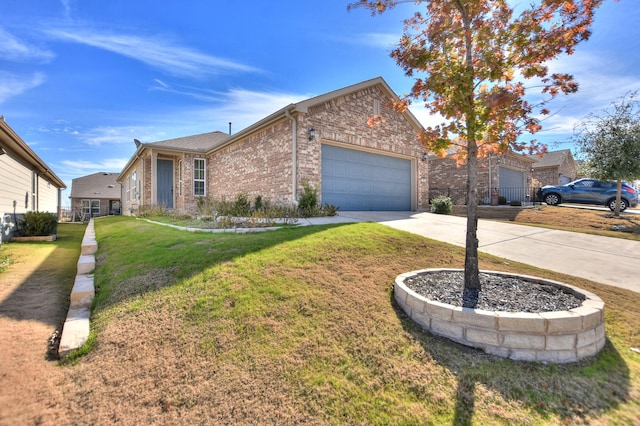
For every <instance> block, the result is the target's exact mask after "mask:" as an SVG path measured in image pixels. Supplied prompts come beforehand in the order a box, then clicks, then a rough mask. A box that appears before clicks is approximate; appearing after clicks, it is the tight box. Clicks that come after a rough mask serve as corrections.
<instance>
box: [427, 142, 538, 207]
mask: <svg viewBox="0 0 640 426" xmlns="http://www.w3.org/2000/svg"><path fill="white" fill-rule="evenodd" d="M532 163H533V160H532V159H530V158H528V157H527V156H526V155H522V154H516V153H514V152H512V151H509V152H506V153H504V154H499V155H492V156H489V157H487V158H478V169H477V170H478V175H477V178H478V197H479V199H480V203H482V204H490V203H491V201H492V200H491V197H492V193H493V192H494V191H495V190H497V193H498V195H500V196H503V197H504V198H505V199H506V201H521V202H527V201H533V198H532V197H533V196H532V186H531V165H532ZM466 193H467V166H466V164H461V165H457V164H456V160H455V159H454V158H452V156H446V157H443V158H437V157H430V159H429V198H430V199H432V198H435V197H437V196H438V195H446V196H448V197H451V199H452V200H453V202H454V204H465V200H466V198H465V197H466Z"/></svg>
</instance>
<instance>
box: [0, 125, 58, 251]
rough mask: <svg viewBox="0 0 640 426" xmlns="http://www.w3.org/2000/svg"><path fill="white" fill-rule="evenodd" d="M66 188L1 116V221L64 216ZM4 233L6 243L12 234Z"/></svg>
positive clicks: (14, 221)
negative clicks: (38, 215)
mask: <svg viewBox="0 0 640 426" xmlns="http://www.w3.org/2000/svg"><path fill="white" fill-rule="evenodd" d="M66 187H67V186H66V185H65V184H64V182H63V181H62V180H60V178H59V177H58V176H56V174H55V173H54V172H53V171H52V170H51V168H50V167H49V166H48V165H47V164H46V163H45V162H44V161H42V159H41V158H40V157H38V155H37V154H36V153H35V152H33V150H32V149H31V148H29V146H28V145H27V144H26V143H25V142H24V141H23V140H22V138H20V136H18V134H17V133H16V132H15V131H14V130H13V129H12V128H11V127H9V125H8V124H7V123H6V122H5V121H4V117H2V116H0V219H2V220H3V222H6V221H7V220H9V218H10V219H11V222H13V223H16V221H17V220H18V219H20V218H21V216H22V215H23V214H24V213H26V212H29V211H40V212H49V213H53V214H55V215H57V216H58V217H60V209H61V198H62V195H61V190H63V189H65V188H66ZM5 215H9V217H7V219H5ZM16 230H17V229H16V228H14V229H13V232H15V231H16ZM2 234H3V238H4V239H5V241H6V240H7V237H8V235H6V233H4V232H3V233H2Z"/></svg>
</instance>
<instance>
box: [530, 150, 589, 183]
mask: <svg viewBox="0 0 640 426" xmlns="http://www.w3.org/2000/svg"><path fill="white" fill-rule="evenodd" d="M528 157H529V158H530V159H531V160H533V161H535V163H533V171H532V177H533V185H534V186H536V187H542V186H545V185H564V184H565V183H569V182H571V181H573V180H576V179H577V178H578V172H577V167H576V162H575V161H574V159H573V155H572V154H571V150H569V149H562V150H560V151H550V152H545V153H544V154H542V156H539V155H529V156H528Z"/></svg>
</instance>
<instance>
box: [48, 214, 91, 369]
mask: <svg viewBox="0 0 640 426" xmlns="http://www.w3.org/2000/svg"><path fill="white" fill-rule="evenodd" d="M97 250H98V243H97V242H96V233H95V230H94V224H93V219H90V220H89V224H88V225H87V229H86V230H85V232H84V238H83V239H82V246H81V251H80V258H79V259H78V271H77V275H76V280H75V282H74V284H73V289H72V290H71V296H70V299H71V303H70V305H69V312H68V313H67V319H66V321H65V322H64V327H63V329H62V335H61V336H60V346H59V348H58V355H59V356H60V357H64V356H66V355H68V354H69V353H70V352H72V351H73V350H76V349H78V348H80V347H81V346H82V345H84V344H85V343H86V341H87V339H88V338H89V331H90V326H89V319H90V317H91V305H92V304H93V298H94V296H95V287H94V282H93V274H92V272H93V270H94V269H95V267H96V258H95V253H96V251H97Z"/></svg>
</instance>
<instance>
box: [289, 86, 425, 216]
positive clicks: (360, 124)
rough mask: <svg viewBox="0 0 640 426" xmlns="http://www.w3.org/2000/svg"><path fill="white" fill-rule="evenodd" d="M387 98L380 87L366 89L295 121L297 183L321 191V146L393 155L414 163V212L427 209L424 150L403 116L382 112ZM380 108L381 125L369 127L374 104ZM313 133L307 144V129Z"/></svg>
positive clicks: (318, 108) (311, 109)
mask: <svg viewBox="0 0 640 426" xmlns="http://www.w3.org/2000/svg"><path fill="white" fill-rule="evenodd" d="M388 101H389V98H388V97H387V96H386V92H385V91H384V90H382V88H381V87H380V86H373V87H369V88H366V89H363V90H360V91H357V92H353V93H350V94H348V95H346V96H342V97H338V98H335V99H332V100H330V101H328V102H326V103H324V104H321V105H317V106H314V107H313V108H310V109H309V112H308V114H306V115H305V116H303V117H301V120H299V130H300V131H301V132H303V135H301V137H300V138H299V140H301V141H302V143H300V144H299V146H298V150H299V166H298V173H299V176H300V178H301V179H307V180H309V181H310V182H312V183H313V184H315V185H317V186H318V187H319V192H320V193H321V192H322V188H321V182H320V180H321V175H322V170H321V164H320V163H321V144H322V142H325V143H332V144H338V145H340V146H343V147H345V148H356V149H364V150H368V151H371V152H374V153H379V154H394V155H398V156H401V157H404V158H407V157H409V158H412V159H414V163H415V165H416V174H415V179H416V181H415V182H414V188H415V189H416V197H417V208H418V209H424V208H426V206H427V202H428V200H427V192H428V173H427V163H426V162H423V161H421V158H422V153H423V151H424V148H423V147H422V145H421V144H420V142H419V141H418V140H417V133H418V131H417V130H416V129H414V128H413V127H412V125H411V123H410V122H409V121H408V119H407V118H406V117H405V115H403V114H401V113H398V112H396V111H393V110H392V109H388V108H385V107H384V105H385V104H387V103H388ZM375 103H377V104H378V105H381V107H380V114H381V115H382V117H383V118H384V120H385V122H384V123H383V124H381V125H379V126H375V127H369V126H368V125H367V118H368V117H370V116H372V115H373V114H374V104H375ZM310 128H314V129H315V130H316V138H315V140H314V141H309V140H308V137H306V135H307V132H308V129H310Z"/></svg>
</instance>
